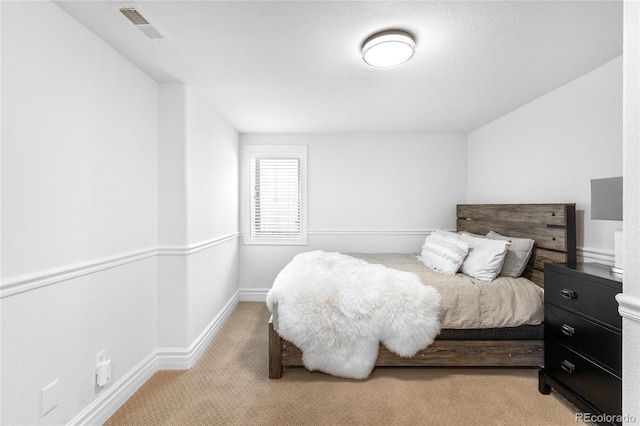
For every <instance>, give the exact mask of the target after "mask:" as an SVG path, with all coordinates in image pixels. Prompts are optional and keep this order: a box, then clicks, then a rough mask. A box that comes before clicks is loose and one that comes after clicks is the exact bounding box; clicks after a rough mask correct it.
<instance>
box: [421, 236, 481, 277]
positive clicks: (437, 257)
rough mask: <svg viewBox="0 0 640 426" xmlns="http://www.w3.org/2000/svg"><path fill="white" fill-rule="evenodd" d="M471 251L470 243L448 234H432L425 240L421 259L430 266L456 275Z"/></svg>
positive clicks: (438, 270)
mask: <svg viewBox="0 0 640 426" xmlns="http://www.w3.org/2000/svg"><path fill="white" fill-rule="evenodd" d="M467 253H469V244H468V243H466V242H464V241H460V240H458V239H456V238H454V237H450V236H448V235H442V234H439V233H432V234H430V235H429V236H428V237H427V238H426V239H425V241H424V245H423V246H422V253H421V254H420V260H421V261H422V263H424V264H425V265H427V266H428V267H429V268H431V269H433V270H434V271H436V272H440V273H441V274H446V275H455V274H456V272H458V269H460V265H462V262H463V261H464V258H465V257H466V256H467Z"/></svg>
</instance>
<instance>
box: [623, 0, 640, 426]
mask: <svg viewBox="0 0 640 426" xmlns="http://www.w3.org/2000/svg"><path fill="white" fill-rule="evenodd" d="M639 43H640V3H638V2H625V3H624V283H623V289H624V296H623V298H621V299H622V300H620V302H621V307H620V311H621V313H622V315H623V319H622V335H623V336H624V343H623V346H622V371H623V381H622V386H623V388H622V397H623V401H622V412H623V413H624V414H625V415H628V416H630V417H631V416H633V417H634V418H635V421H633V422H632V421H631V418H630V417H629V419H628V420H627V422H626V424H629V425H630V424H637V422H638V421H639V420H640V386H638V383H640V44H639Z"/></svg>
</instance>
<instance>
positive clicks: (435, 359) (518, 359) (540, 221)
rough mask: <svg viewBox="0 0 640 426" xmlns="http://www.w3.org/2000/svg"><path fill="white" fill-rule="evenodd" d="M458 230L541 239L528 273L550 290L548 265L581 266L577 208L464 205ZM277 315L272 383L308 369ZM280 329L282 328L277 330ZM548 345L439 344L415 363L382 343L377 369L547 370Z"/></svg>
mask: <svg viewBox="0 0 640 426" xmlns="http://www.w3.org/2000/svg"><path fill="white" fill-rule="evenodd" d="M456 212H457V226H456V227H457V230H458V231H467V232H472V233H474V234H481V235H485V234H486V233H487V232H489V231H495V232H497V233H499V234H502V235H508V236H510V237H520V238H531V239H533V240H535V245H534V249H533V250H534V251H533V253H532V256H531V259H530V261H529V263H528V265H527V268H526V270H525V272H524V274H523V276H524V277H526V278H528V279H530V280H531V281H533V282H534V283H536V284H537V285H539V286H541V287H543V286H544V264H545V263H546V262H555V263H569V264H575V263H576V209H575V204H459V205H458V206H457V208H456ZM277 320H278V319H277V312H275V313H274V315H273V316H272V317H271V320H270V321H269V378H271V379H279V378H280V377H282V368H283V367H292V366H302V365H303V364H302V352H301V351H300V349H298V348H297V347H296V346H295V345H294V344H293V343H291V342H288V341H286V340H284V339H282V338H281V337H280V336H279V335H278V333H277V332H276V331H275V328H274V323H275V324H277ZM276 328H277V327H276ZM543 357H544V341H543V340H436V341H435V342H434V343H433V344H432V345H430V346H428V347H427V348H426V349H423V350H421V351H419V352H418V353H417V354H416V355H414V356H413V357H412V358H404V357H400V356H399V355H396V354H394V353H393V352H390V351H389V350H388V349H387V348H386V347H385V346H384V345H383V344H380V349H379V351H378V358H377V360H376V364H375V365H376V366H405V367H416V366H426V367H541V366H542V364H543Z"/></svg>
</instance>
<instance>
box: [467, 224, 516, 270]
mask: <svg viewBox="0 0 640 426" xmlns="http://www.w3.org/2000/svg"><path fill="white" fill-rule="evenodd" d="M460 240H461V241H466V242H467V243H469V247H470V248H469V254H468V255H467V257H466V259H465V260H464V263H463V264H462V268H461V272H462V273H463V274H465V275H469V276H470V277H473V278H477V279H479V280H481V281H493V280H495V279H496V277H497V276H498V274H499V273H500V270H501V269H502V264H503V263H504V258H505V257H506V255H507V249H508V248H509V245H510V244H511V243H509V242H508V241H504V240H490V239H488V238H477V237H472V236H471V235H468V234H460Z"/></svg>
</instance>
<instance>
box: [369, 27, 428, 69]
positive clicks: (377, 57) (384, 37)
mask: <svg viewBox="0 0 640 426" xmlns="http://www.w3.org/2000/svg"><path fill="white" fill-rule="evenodd" d="M415 50H416V43H415V41H414V40H413V36H412V35H411V34H409V33H408V32H405V31H400V30H388V31H382V32H379V33H376V34H374V35H372V36H371V37H369V38H368V39H367V40H366V41H365V42H364V44H363V45H362V59H363V60H364V61H365V62H366V63H367V64H369V65H371V66H372V67H377V68H391V67H395V66H398V65H400V64H404V63H405V62H407V61H408V60H409V59H411V57H412V56H413V53H414V52H415Z"/></svg>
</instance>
